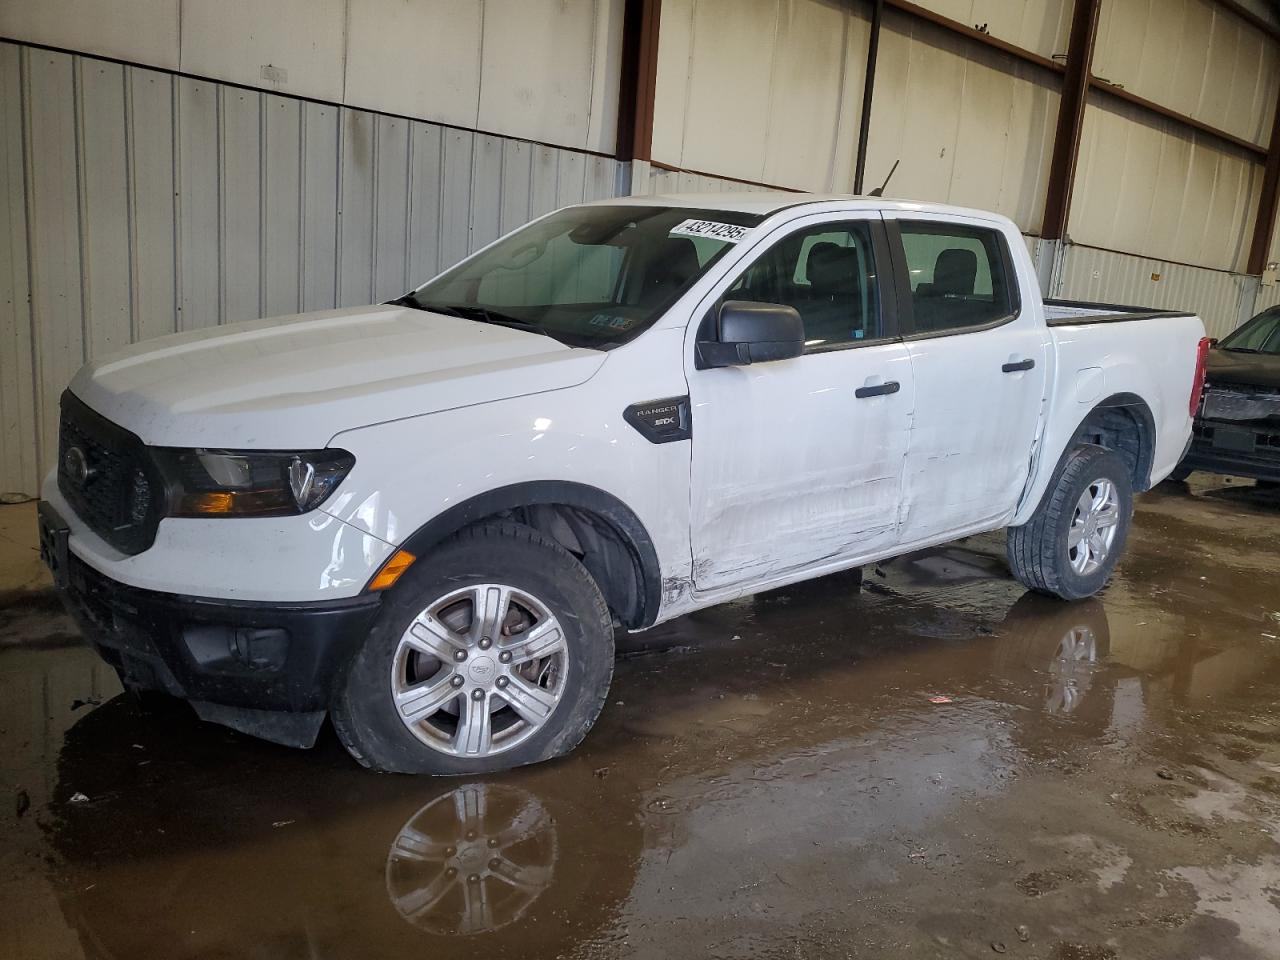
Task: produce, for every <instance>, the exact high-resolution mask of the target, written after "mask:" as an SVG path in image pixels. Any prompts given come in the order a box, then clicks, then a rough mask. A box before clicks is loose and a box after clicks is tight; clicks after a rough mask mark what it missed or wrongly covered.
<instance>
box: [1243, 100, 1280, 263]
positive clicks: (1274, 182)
mask: <svg viewBox="0 0 1280 960" xmlns="http://www.w3.org/2000/svg"><path fill="white" fill-rule="evenodd" d="M1277 207H1280V98H1277V100H1276V113H1275V117H1273V118H1272V120H1271V145H1270V147H1269V148H1268V150H1267V164H1266V166H1265V167H1264V168H1263V171H1262V192H1261V194H1260V195H1259V197H1258V215H1257V217H1255V218H1254V221H1253V242H1252V243H1251V244H1250V245H1249V263H1248V266H1246V267H1245V272H1247V273H1253V274H1261V273H1262V271H1264V270H1265V269H1267V261H1268V260H1269V259H1270V258H1271V238H1272V236H1273V235H1274V234H1275V229H1276V208H1277Z"/></svg>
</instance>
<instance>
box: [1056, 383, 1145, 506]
mask: <svg viewBox="0 0 1280 960" xmlns="http://www.w3.org/2000/svg"><path fill="white" fill-rule="evenodd" d="M1080 443H1092V444H1094V445H1096V446H1099V447H1105V448H1106V449H1108V450H1114V451H1115V452H1116V453H1118V454H1119V455H1120V456H1121V457H1122V458H1124V460H1125V462H1126V463H1127V464H1128V465H1129V475H1130V479H1131V480H1132V482H1133V490H1134V492H1135V493H1142V492H1144V491H1146V490H1150V489H1151V467H1152V463H1153V461H1154V459H1155V449H1156V419H1155V416H1154V415H1153V414H1152V412H1151V407H1150V406H1148V405H1147V402H1146V401H1145V400H1143V399H1142V397H1140V396H1138V395H1137V394H1136V393H1113V394H1112V395H1111V396H1109V397H1107V398H1106V399H1104V400H1101V401H1099V402H1098V403H1096V404H1094V406H1093V408H1092V409H1090V411H1089V412H1088V413H1087V414H1085V416H1084V418H1083V419H1082V420H1081V421H1080V424H1079V425H1078V426H1077V427H1076V429H1075V432H1074V433H1072V435H1071V442H1070V443H1068V444H1067V448H1066V449H1065V450H1064V451H1063V452H1062V457H1063V458H1066V457H1067V456H1069V455H1070V453H1071V450H1072V448H1074V447H1075V446H1076V445H1077V444H1080ZM1059 466H1061V463H1059Z"/></svg>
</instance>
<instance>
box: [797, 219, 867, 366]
mask: <svg viewBox="0 0 1280 960" xmlns="http://www.w3.org/2000/svg"><path fill="white" fill-rule="evenodd" d="M805 276H806V277H808V280H809V295H808V298H807V299H805V300H804V301H803V302H801V303H800V304H797V306H798V307H799V309H800V315H801V316H802V317H803V318H804V332H805V339H806V340H825V341H834V342H839V343H844V342H846V341H849V340H855V339H857V338H858V334H859V333H860V332H861V331H862V328H863V324H862V322H861V321H862V290H863V286H862V284H863V280H862V271H861V270H860V269H859V266H858V251H857V250H856V249H855V248H854V247H842V246H840V245H839V244H838V243H815V244H814V245H813V248H812V249H811V250H810V251H809V256H808V258H807V259H806V260H805Z"/></svg>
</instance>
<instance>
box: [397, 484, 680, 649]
mask: <svg viewBox="0 0 1280 960" xmlns="http://www.w3.org/2000/svg"><path fill="white" fill-rule="evenodd" d="M495 517H508V518H513V519H516V520H517V521H519V522H521V523H525V524H527V525H529V526H531V527H534V528H535V529H538V530H540V531H542V532H543V533H545V534H547V535H548V536H550V537H552V539H554V540H556V541H557V542H559V543H560V544H561V545H562V546H564V547H565V548H566V549H568V550H569V551H570V552H571V553H573V554H574V555H575V556H576V557H577V558H578V559H579V560H580V561H581V562H582V564H583V566H585V567H586V568H587V571H588V572H589V573H590V574H591V576H592V577H593V578H594V579H595V581H596V583H597V584H598V585H599V586H600V589H601V591H602V592H603V593H604V595H605V600H606V601H607V602H608V604H609V609H610V610H611V611H612V612H613V614H614V615H615V616H616V617H617V618H618V619H619V620H620V621H621V622H622V624H623V625H624V626H626V627H628V628H631V629H638V628H642V627H647V626H651V625H652V624H653V623H654V621H655V620H656V619H657V617H658V608H659V606H660V605H661V599H662V573H661V567H660V566H659V563H658V553H657V550H656V548H655V547H654V544H653V539H652V538H651V537H650V536H649V532H648V530H646V529H645V526H644V524H643V523H642V522H641V520H640V518H639V517H637V516H636V514H635V512H634V511H633V510H632V509H631V508H630V507H628V506H627V505H626V504H625V503H623V502H622V501H621V500H619V499H618V498H617V497H615V496H614V495H613V494H611V493H607V492H606V491H604V490H601V489H599V488H598V487H593V486H590V485H589V484H585V483H575V482H572V481H566V480H531V481H525V482H522V483H514V484H511V485H509V486H505V487H498V488H496V489H493V490H489V491H486V492H485V493H481V494H477V495H476V496H474V497H471V498H470V499H468V500H464V501H462V502H461V503H458V504H455V505H454V506H452V507H450V508H449V509H447V510H445V511H444V512H442V513H440V514H437V515H436V516H435V517H433V518H431V519H430V520H428V521H427V522H426V523H425V524H423V525H422V526H421V527H419V528H418V529H417V530H415V531H414V532H413V533H412V534H410V535H409V537H408V538H407V539H405V541H404V542H403V543H402V544H400V546H401V548H402V549H404V550H407V551H408V552H409V553H412V554H413V555H414V556H418V557H420V556H423V555H424V554H426V553H427V552H429V551H430V550H431V549H432V548H433V547H435V546H437V545H438V544H440V543H442V542H443V541H444V540H446V539H448V538H449V537H451V536H453V535H454V534H455V533H457V532H458V531H459V530H462V529H463V528H465V527H469V526H471V525H473V524H475V523H479V522H481V521H484V520H489V519H492V518H495Z"/></svg>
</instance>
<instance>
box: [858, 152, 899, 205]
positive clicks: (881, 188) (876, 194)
mask: <svg viewBox="0 0 1280 960" xmlns="http://www.w3.org/2000/svg"><path fill="white" fill-rule="evenodd" d="M901 162H902V158H901V157H899V158H898V159H897V160H895V161H893V168H892V169H891V170H890V171H889V175H888V176H887V177H885V178H884V183H882V184H880V186H878V187H876V188H875V189H874V190H872V191H871V192H870V193H869V194H867V196H869V197H883V196H884V188H885V187H887V186H888V185H889V181H890V180H892V179H893V175H894V174H895V173H897V171H898V164H900V163H901Z"/></svg>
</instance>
